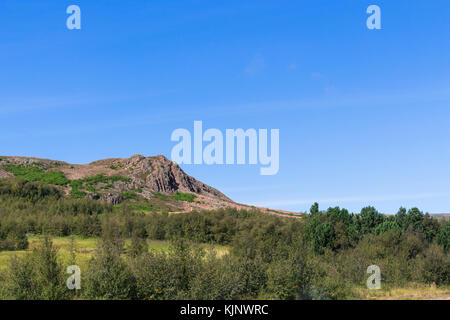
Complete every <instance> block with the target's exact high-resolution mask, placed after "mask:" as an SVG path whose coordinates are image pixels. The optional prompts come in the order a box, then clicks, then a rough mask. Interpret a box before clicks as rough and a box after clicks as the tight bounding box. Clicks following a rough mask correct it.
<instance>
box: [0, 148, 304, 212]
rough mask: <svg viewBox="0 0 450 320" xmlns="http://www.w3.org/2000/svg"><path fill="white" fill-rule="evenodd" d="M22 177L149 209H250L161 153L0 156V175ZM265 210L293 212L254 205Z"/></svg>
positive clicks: (69, 191) (74, 194)
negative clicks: (78, 159) (89, 158)
mask: <svg viewBox="0 0 450 320" xmlns="http://www.w3.org/2000/svg"><path fill="white" fill-rule="evenodd" d="M14 176H16V177H18V178H23V179H26V180H31V181H41V182H45V183H49V184H54V185H58V186H59V188H61V190H63V191H64V193H65V194H66V195H67V196H72V197H74V198H84V197H86V198H90V199H94V200H103V201H106V202H108V203H111V204H114V205H119V204H121V203H122V202H124V201H127V202H131V203H136V204H138V203H139V204H142V203H143V204H145V205H146V206H143V205H140V207H146V208H150V209H151V210H150V209H149V210H150V211H152V210H153V211H166V212H172V213H180V212H189V211H192V210H212V209H219V208H224V207H233V208H237V209H252V208H254V207H252V206H248V205H244V204H238V203H235V202H233V201H232V200H231V199H230V198H228V197H227V196H226V195H224V194H223V193H222V192H220V191H219V190H217V189H215V188H213V187H211V186H209V185H207V184H205V183H203V182H201V181H198V180H197V179H195V178H193V177H191V176H190V175H188V174H186V173H185V172H184V171H183V170H182V169H181V168H180V167H179V166H178V164H176V163H175V162H173V161H170V160H169V159H167V158H166V157H164V156H163V155H158V156H154V157H144V156H142V155H134V156H132V157H130V158H111V159H103V160H98V161H94V162H92V163H89V164H70V163H67V162H63V161H55V160H49V159H39V158H31V157H0V178H13V177H14ZM258 209H260V210H263V211H266V212H268V213H271V214H279V215H288V216H292V215H297V214H295V213H290V212H285V211H279V210H278V211H277V210H270V209H266V208H258Z"/></svg>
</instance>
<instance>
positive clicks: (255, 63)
mask: <svg viewBox="0 0 450 320" xmlns="http://www.w3.org/2000/svg"><path fill="white" fill-rule="evenodd" d="M265 67H266V62H265V60H264V58H263V57H262V56H261V55H259V54H257V55H256V56H254V57H253V59H252V60H251V61H250V63H249V64H248V65H247V66H246V67H245V69H244V72H245V73H247V74H250V75H254V74H256V73H259V72H261V71H263V70H264V68H265Z"/></svg>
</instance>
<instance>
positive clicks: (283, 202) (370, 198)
mask: <svg viewBox="0 0 450 320" xmlns="http://www.w3.org/2000/svg"><path fill="white" fill-rule="evenodd" d="M443 197H450V192H436V193H419V194H397V195H379V196H350V197H332V198H322V199H317V198H316V199H301V198H299V199H286V200H277V201H267V202H260V203H253V204H254V205H256V206H263V207H276V206H278V207H285V206H298V205H305V204H312V203H314V202H318V203H335V204H339V203H355V202H373V201H380V202H383V201H398V200H419V199H431V198H443Z"/></svg>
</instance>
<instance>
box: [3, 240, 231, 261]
mask: <svg viewBox="0 0 450 320" xmlns="http://www.w3.org/2000/svg"><path fill="white" fill-rule="evenodd" d="M42 239H43V237H42V236H33V237H30V238H28V242H29V248H28V249H27V250H20V251H0V269H5V268H6V267H7V266H8V263H9V260H10V259H11V257H12V256H14V255H17V256H23V255H26V254H28V253H30V252H31V251H32V250H33V248H36V247H37V246H38V245H39V243H40V242H41V241H42ZM74 239H75V248H76V249H75V251H76V260H77V264H79V265H80V266H82V265H84V264H85V263H86V262H87V261H88V260H89V259H90V258H91V256H92V253H93V252H94V251H95V250H96V248H97V241H98V239H96V238H82V237H75V238H74ZM52 241H53V244H54V245H55V247H57V248H58V253H59V255H60V257H61V259H63V260H69V257H70V245H71V237H55V238H52ZM130 243H131V240H126V241H125V249H126V248H127V247H128V246H129V245H130ZM147 243H148V249H149V251H150V250H156V251H168V250H169V248H170V244H169V242H168V241H158V240H149V241H147ZM201 246H202V247H203V248H204V249H206V250H215V251H216V254H217V255H218V256H222V255H224V254H226V253H228V250H229V249H228V247H225V246H219V245H208V244H203V245H201Z"/></svg>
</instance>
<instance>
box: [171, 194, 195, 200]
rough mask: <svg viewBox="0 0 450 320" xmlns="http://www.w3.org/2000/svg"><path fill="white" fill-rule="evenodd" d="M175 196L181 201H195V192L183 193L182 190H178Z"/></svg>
mask: <svg viewBox="0 0 450 320" xmlns="http://www.w3.org/2000/svg"><path fill="white" fill-rule="evenodd" d="M173 198H174V199H175V200H179V201H187V202H194V200H195V194H192V193H182V192H177V193H175V194H174V195H173Z"/></svg>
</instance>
